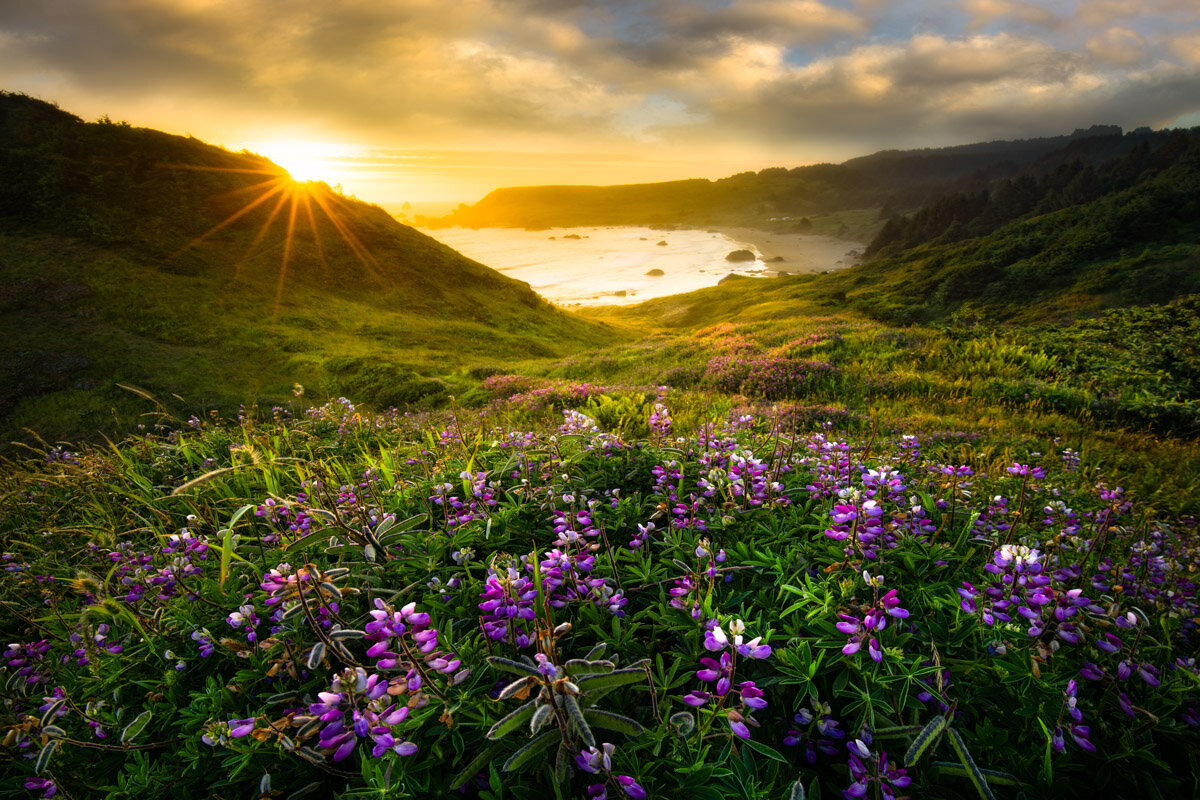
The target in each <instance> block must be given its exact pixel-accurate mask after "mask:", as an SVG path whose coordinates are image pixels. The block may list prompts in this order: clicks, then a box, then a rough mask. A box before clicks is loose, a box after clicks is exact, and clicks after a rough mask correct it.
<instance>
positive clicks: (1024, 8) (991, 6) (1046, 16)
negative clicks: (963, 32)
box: [963, 0, 1062, 31]
mask: <svg viewBox="0 0 1200 800" xmlns="http://www.w3.org/2000/svg"><path fill="white" fill-rule="evenodd" d="M963 10H964V11H966V13H967V14H968V15H969V16H970V18H971V21H970V23H969V24H968V28H969V29H970V30H973V31H974V30H979V29H981V28H984V27H986V26H988V25H990V24H991V23H993V22H996V21H998V20H1009V19H1012V20H1019V21H1021V22H1026V23H1030V24H1033V25H1040V26H1045V27H1051V28H1052V27H1057V26H1058V25H1059V24H1061V22H1062V19H1061V18H1060V17H1059V16H1058V15H1057V14H1055V13H1054V12H1053V11H1051V10H1049V9H1047V8H1042V7H1041V6H1037V5H1034V4H1033V3H1026V2H1023V0H966V2H964V3H963Z"/></svg>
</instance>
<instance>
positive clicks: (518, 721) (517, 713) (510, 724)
mask: <svg viewBox="0 0 1200 800" xmlns="http://www.w3.org/2000/svg"><path fill="white" fill-rule="evenodd" d="M537 710H538V701H537V700H530V701H529V702H528V703H526V704H525V705H523V706H520V707H518V708H516V709H515V710H514V711H513V712H512V713H510V714H509V715H508V716H506V717H504V718H503V719H502V720H500V721H499V722H497V723H496V724H495V725H493V726H492V727H491V730H489V731H488V732H487V736H486V738H488V739H492V740H495V739H499V738H501V737H502V736H504V735H505V734H507V733H509V732H510V731H513V730H516V729H517V728H519V727H521V726H522V725H524V724H525V723H526V722H527V721H528V720H529V718H530V717H532V716H533V713H534V712H535V711H537Z"/></svg>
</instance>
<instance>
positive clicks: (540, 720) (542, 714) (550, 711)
mask: <svg viewBox="0 0 1200 800" xmlns="http://www.w3.org/2000/svg"><path fill="white" fill-rule="evenodd" d="M552 716H554V708H553V707H551V706H550V704H549V703H543V704H542V705H540V706H538V708H537V711H534V712H533V717H531V718H530V720H529V735H530V736H536V735H537V732H538V731H540V730H541V729H542V726H543V725H545V724H546V723H547V722H549V721H550V718H551V717H552Z"/></svg>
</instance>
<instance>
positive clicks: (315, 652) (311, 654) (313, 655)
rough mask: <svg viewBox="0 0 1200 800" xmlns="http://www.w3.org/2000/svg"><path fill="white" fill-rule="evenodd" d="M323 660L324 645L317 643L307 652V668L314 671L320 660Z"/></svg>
mask: <svg viewBox="0 0 1200 800" xmlns="http://www.w3.org/2000/svg"><path fill="white" fill-rule="evenodd" d="M323 658H325V643H324V642H317V643H316V644H314V645H313V646H312V650H309V651H308V668H309V670H312V671H315V670H316V668H317V667H319V666H320V665H321V659H323Z"/></svg>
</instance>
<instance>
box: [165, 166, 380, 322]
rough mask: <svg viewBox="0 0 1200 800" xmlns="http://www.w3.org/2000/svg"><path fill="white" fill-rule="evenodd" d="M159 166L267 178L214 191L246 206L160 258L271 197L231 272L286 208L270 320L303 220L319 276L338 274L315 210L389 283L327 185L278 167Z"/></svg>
mask: <svg viewBox="0 0 1200 800" xmlns="http://www.w3.org/2000/svg"><path fill="white" fill-rule="evenodd" d="M160 166H161V167H163V168H168V169H186V170H195V171H207V172H221V173H235V174H242V175H261V176H266V179H265V180H262V181H258V182H255V183H251V184H249V185H246V186H241V187H238V188H235V189H231V190H229V191H225V192H222V193H219V194H216V195H213V199H214V200H220V199H222V198H225V199H229V198H237V197H240V196H249V197H248V198H247V200H246V201H245V203H244V205H242V206H241V207H240V208H238V209H237V210H236V211H234V212H233V213H232V214H230V215H229V216H227V217H226V218H225V219H223V220H221V221H220V222H218V223H217V224H215V225H213V226H212V227H211V228H209V229H208V230H207V231H205V232H204V233H202V234H200V235H199V236H197V237H195V238H193V239H192V240H191V241H189V242H188V243H187V244H186V245H184V246H183V247H181V248H180V249H179V250H178V251H176V252H175V253H172V254H171V255H170V256H168V257H167V258H166V259H165V261H164V263H166V262H169V261H171V260H173V259H175V258H178V257H179V256H181V255H182V254H183V253H185V252H187V251H188V250H190V249H192V248H194V247H197V246H198V245H200V244H201V243H203V242H204V241H206V240H208V239H210V238H211V237H212V236H214V235H215V234H217V233H220V232H221V231H222V230H225V229H226V228H228V227H230V226H231V225H234V224H235V223H237V222H238V221H240V220H243V219H244V218H245V217H246V216H247V215H248V214H250V213H251V212H253V211H255V210H256V209H259V208H262V207H263V206H264V205H266V204H268V203H272V201H273V203H272V204H271V205H270V207H269V209H270V210H269V211H268V212H267V214H266V219H265V220H263V222H262V223H261V225H259V226H258V230H257V231H255V234H254V237H253V239H252V240H251V242H250V244H249V245H248V246H247V248H246V251H245V253H244V254H243V255H242V256H241V257H240V258H238V260H237V261H236V263H235V264H234V273H233V278H234V279H237V278H238V277H240V276H241V274H242V271H243V268H244V267H245V265H246V264H247V263H248V262H249V260H250V259H251V258H252V257H253V256H254V255H255V253H257V252H258V251H259V248H260V246H261V245H262V244H263V242H264V241H265V240H266V239H267V237H268V235H270V232H271V230H272V228H274V225H275V222H276V220H277V219H280V218H281V217H282V216H283V210H284V208H285V207H287V215H286V222H285V223H284V226H285V227H284V231H283V242H282V253H281V258H280V265H279V274H278V276H277V278H276V281H275V292H274V295H275V299H274V303H273V307H272V320H274V319H275V318H276V317H277V316H278V314H279V310H280V309H281V308H282V303H283V296H284V292H285V291H286V289H287V280H288V277H289V274H290V273H291V272H292V271H293V270H292V269H291V268H292V266H293V265H292V263H291V262H292V261H293V260H294V258H295V256H296V239H297V236H298V235H299V232H300V228H301V227H302V225H304V224H306V225H307V226H308V229H309V230H310V231H311V232H312V236H313V244H314V246H315V248H316V255H317V258H318V260H319V262H320V265H321V275H322V277H323V278H324V280H325V282H326V283H327V284H328V283H330V282H332V281H334V280H335V278H336V277H337V276H336V275H335V274H334V270H333V266H332V265H331V263H330V260H329V249H328V248H327V247H326V246H325V241H324V238H323V237H322V235H321V231H320V227H321V222H320V220H319V215H320V216H323V217H324V218H325V219H326V220H328V222H329V224H330V225H331V226H332V227H333V229H334V231H335V232H336V233H337V235H338V237H339V238H340V239H341V240H342V241H343V242H344V243H345V246H346V248H347V250H348V251H349V252H350V254H351V255H353V257H354V258H355V259H356V260H357V261H358V262H359V263H360V264H361V265H362V268H363V272H364V273H365V275H366V276H367V277H368V278H369V280H370V281H371V282H372V283H374V284H375V285H377V286H378V287H379V288H387V286H388V281H387V280H386V278H385V277H384V272H385V270H384V268H383V265H382V264H380V262H379V260H378V259H377V258H376V257H375V256H374V255H373V254H372V253H371V251H370V248H368V247H367V246H366V245H364V244H363V242H362V240H361V239H360V238H359V237H358V235H357V234H356V232H355V231H354V229H353V228H352V227H351V225H350V224H349V221H348V219H347V218H346V213H345V211H344V210H343V208H342V206H343V205H344V204H345V203H346V201H345V199H344V198H342V197H341V196H340V195H338V194H336V193H335V192H334V191H333V190H331V189H329V187H328V186H327V185H326V184H323V183H317V182H309V181H297V180H294V179H293V178H292V177H291V176H290V175H289V174H287V173H286V172H285V171H283V170H282V169H249V168H234V167H203V166H196V165H189V164H161V165H160ZM314 206H316V209H319V213H318V211H317V210H316V209H314ZM301 209H303V214H301Z"/></svg>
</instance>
